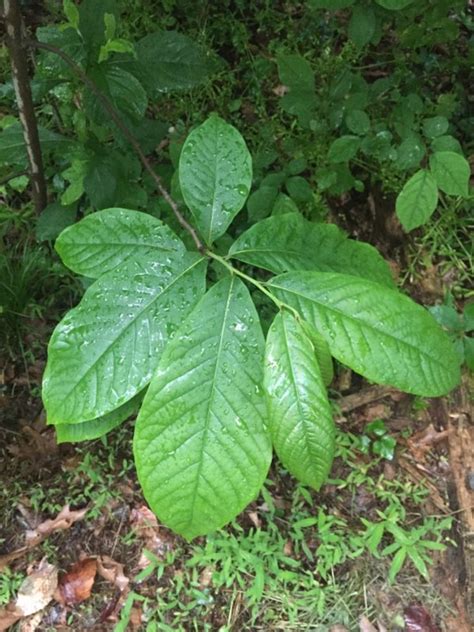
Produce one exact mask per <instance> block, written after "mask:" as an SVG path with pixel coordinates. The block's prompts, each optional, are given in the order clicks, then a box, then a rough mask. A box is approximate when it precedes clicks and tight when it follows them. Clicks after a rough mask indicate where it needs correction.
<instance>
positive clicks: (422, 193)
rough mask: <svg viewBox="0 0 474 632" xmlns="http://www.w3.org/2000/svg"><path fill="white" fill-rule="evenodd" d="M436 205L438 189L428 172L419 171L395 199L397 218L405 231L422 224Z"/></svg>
mask: <svg viewBox="0 0 474 632" xmlns="http://www.w3.org/2000/svg"><path fill="white" fill-rule="evenodd" d="M437 204H438V187H437V186H436V180H435V179H434V178H433V176H432V175H431V173H430V172H429V171H426V169H420V170H419V171H417V172H416V173H415V174H414V175H413V176H412V177H411V178H410V179H409V180H408V182H407V183H406V184H405V186H404V187H403V189H402V190H401V192H400V194H399V195H398V197H397V203H396V209H397V216H398V219H399V220H400V222H401V223H402V226H403V228H404V229H405V230H407V231H410V230H413V229H414V228H418V226H421V225H422V224H424V223H425V222H426V221H427V220H428V219H429V218H430V217H431V215H432V214H433V212H434V210H435V209H436V206H437Z"/></svg>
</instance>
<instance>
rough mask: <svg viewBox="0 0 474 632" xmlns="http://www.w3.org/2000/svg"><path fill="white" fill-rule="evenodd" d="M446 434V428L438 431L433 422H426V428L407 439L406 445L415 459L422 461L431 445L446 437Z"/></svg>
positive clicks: (418, 461)
mask: <svg viewBox="0 0 474 632" xmlns="http://www.w3.org/2000/svg"><path fill="white" fill-rule="evenodd" d="M448 434H449V433H448V431H447V430H442V431H441V432H438V431H437V430H436V428H435V427H434V426H433V424H428V426H426V428H424V429H423V430H420V432H417V433H415V434H414V435H413V436H412V437H409V438H408V439H407V446H408V449H409V450H410V452H411V453H412V454H413V456H414V458H415V461H416V462H417V463H422V462H423V461H424V460H425V458H426V453H427V452H429V450H430V449H431V448H432V446H433V445H435V444H436V443H439V442H440V441H444V440H445V439H447V438H448Z"/></svg>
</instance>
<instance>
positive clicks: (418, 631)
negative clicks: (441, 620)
mask: <svg viewBox="0 0 474 632" xmlns="http://www.w3.org/2000/svg"><path fill="white" fill-rule="evenodd" d="M403 618H404V620H405V630H406V631H407V632H440V629H439V628H438V626H437V625H436V624H435V622H434V621H433V619H432V617H431V614H430V613H429V612H428V610H426V608H424V607H423V606H422V605H420V604H412V605H410V606H407V607H406V608H405V610H404V611H403Z"/></svg>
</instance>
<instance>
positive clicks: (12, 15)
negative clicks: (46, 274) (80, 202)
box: [3, 0, 47, 213]
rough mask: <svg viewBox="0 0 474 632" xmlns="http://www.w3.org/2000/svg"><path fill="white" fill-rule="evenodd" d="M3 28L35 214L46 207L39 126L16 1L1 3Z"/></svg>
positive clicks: (10, 0) (8, 0) (7, 0)
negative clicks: (27, 162)
mask: <svg viewBox="0 0 474 632" xmlns="http://www.w3.org/2000/svg"><path fill="white" fill-rule="evenodd" d="M3 7H4V8H3V10H4V18H5V27H6V44H7V48H8V51H9V53H10V60H11V67H12V80H13V86H14V88H15V95H16V101H17V104H18V111H19V114H20V121H21V124H22V126H23V135H24V137H25V145H26V151H27V154H28V161H29V164H30V178H31V186H32V195H33V201H34V205H35V209H36V212H37V213H40V212H41V211H42V210H43V209H44V207H45V206H46V204H47V196H46V182H45V179H44V171H43V160H42V157H41V146H40V142H39V135H38V126H37V124H36V117H35V110H34V106H33V99H32V96H31V87H30V78H29V76H28V61H27V55H26V50H27V49H26V47H25V46H24V42H23V28H22V27H23V24H22V19H21V13H20V8H19V6H18V0H3Z"/></svg>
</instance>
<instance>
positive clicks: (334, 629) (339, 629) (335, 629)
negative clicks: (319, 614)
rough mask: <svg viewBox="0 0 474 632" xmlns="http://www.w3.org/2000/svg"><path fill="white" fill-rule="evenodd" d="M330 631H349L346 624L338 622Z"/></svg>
mask: <svg viewBox="0 0 474 632" xmlns="http://www.w3.org/2000/svg"><path fill="white" fill-rule="evenodd" d="M329 632H349V630H348V629H347V628H346V626H345V625H341V624H340V623H336V625H333V626H332V627H330V628H329Z"/></svg>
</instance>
